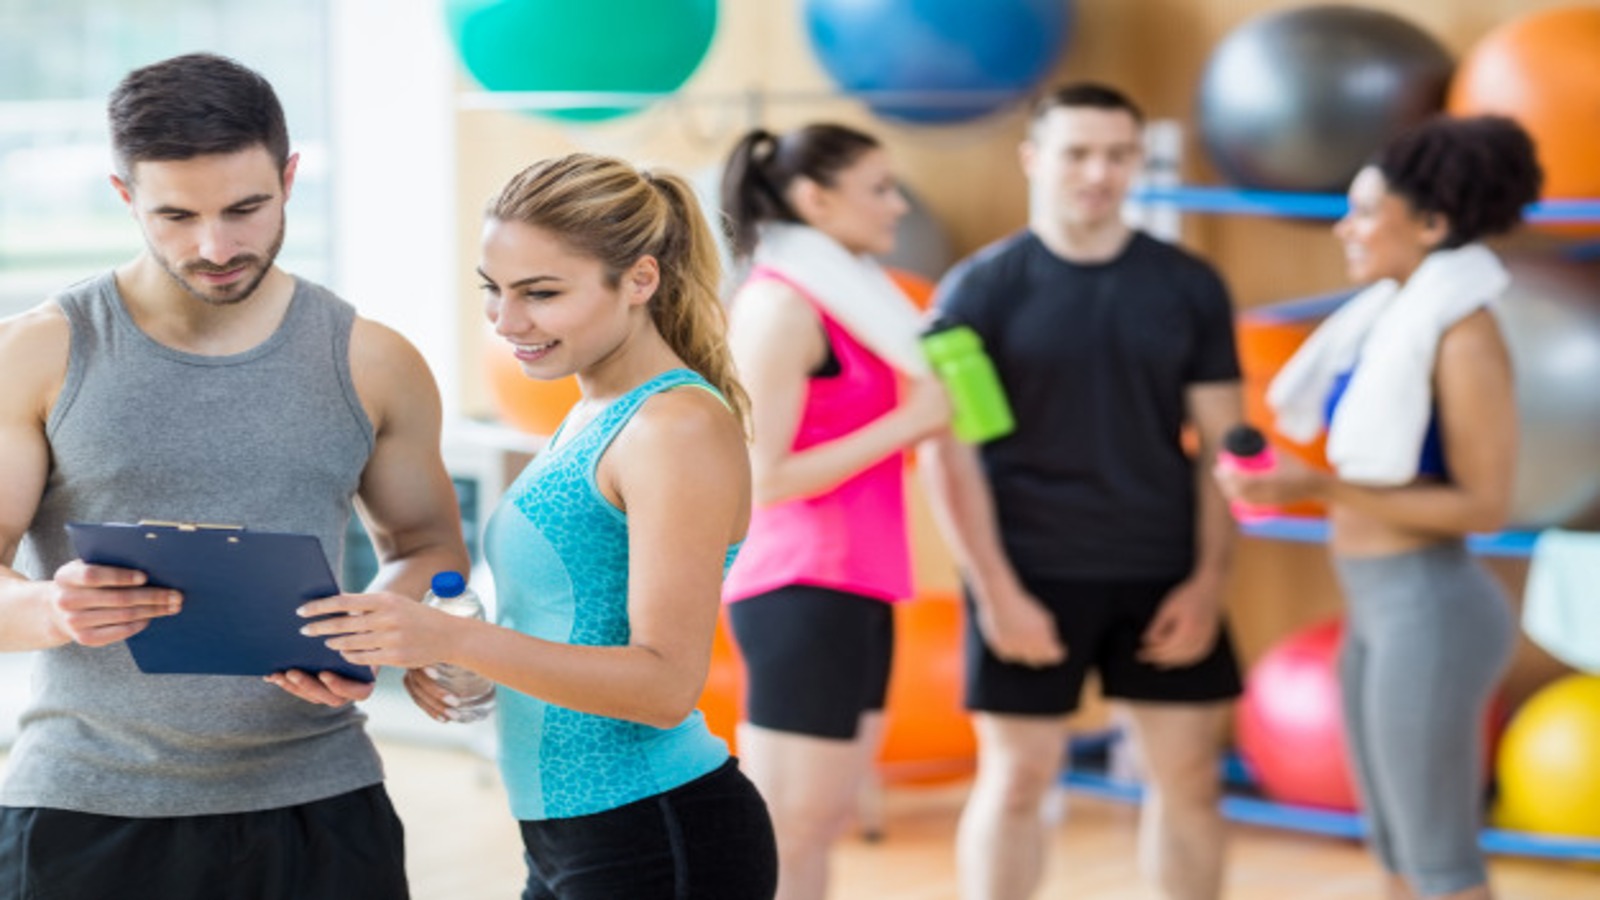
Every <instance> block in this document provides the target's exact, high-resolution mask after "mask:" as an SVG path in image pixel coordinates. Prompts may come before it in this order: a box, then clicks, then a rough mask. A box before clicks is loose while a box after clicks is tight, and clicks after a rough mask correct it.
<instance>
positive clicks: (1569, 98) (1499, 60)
mask: <svg viewBox="0 0 1600 900" xmlns="http://www.w3.org/2000/svg"><path fill="white" fill-rule="evenodd" d="M1447 106H1448V108H1449V110H1450V112H1452V113H1454V114H1456V115H1477V114H1482V113H1498V114H1500V115H1504V116H1509V117H1511V118H1513V119H1516V120H1517V121H1518V122H1519V123H1521V124H1522V127H1524V128H1526V129H1527V130H1528V133H1529V134H1530V135H1532V136H1533V140H1534V143H1535V144H1537V145H1538V149H1539V163H1540V165H1541V166H1543V167H1544V177H1545V182H1544V196H1545V197H1594V196H1600V165H1596V164H1595V154H1596V148H1600V6H1594V5H1577V6H1563V7H1555V8H1552V9H1546V10H1541V11H1539V12H1535V13H1531V14H1529V15H1526V16H1521V17H1519V18H1516V19H1513V20H1511V21H1509V22H1507V23H1505V24H1504V25H1501V26H1500V27H1498V28H1496V29H1494V30H1493V31H1491V32H1489V34H1488V35H1486V36H1485V37H1484V38H1483V39H1482V40H1480V41H1479V42H1478V43H1477V45H1476V46H1474V47H1473V48H1472V50H1471V52H1469V53H1468V54H1467V56H1466V58H1465V59H1464V60H1462V62H1461V65H1460V67H1459V68H1457V70H1456V75H1455V79H1454V80H1453V81H1452V82H1451V85H1450V96H1449V100H1448V101H1447Z"/></svg>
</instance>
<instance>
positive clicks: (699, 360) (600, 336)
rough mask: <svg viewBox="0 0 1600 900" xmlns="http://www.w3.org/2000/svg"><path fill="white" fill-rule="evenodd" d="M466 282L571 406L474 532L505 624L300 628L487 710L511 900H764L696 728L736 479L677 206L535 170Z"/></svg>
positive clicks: (571, 171)
mask: <svg viewBox="0 0 1600 900" xmlns="http://www.w3.org/2000/svg"><path fill="white" fill-rule="evenodd" d="M478 273H479V274H480V275H481V276H482V278H483V288H484V296H485V306H486V309H487V312H488V315H489V319H490V320H491V321H492V322H494V324H495V330H496V333H497V334H499V335H500V336H501V337H503V338H504V339H505V340H506V341H507V342H508V343H509V345H510V347H509V348H508V349H505V350H501V351H497V352H511V353H514V354H515V355H516V357H517V359H518V361H519V362H520V363H521V365H522V368H523V370H524V372H526V373H527V374H528V376H529V377H531V378H539V379H555V378H563V377H566V376H568V375H576V376H577V379H578V384H579V386H580V388H581V389H582V392H583V398H582V400H581V401H580V402H579V403H578V404H577V406H575V407H574V408H573V410H572V412H571V413H570V414H569V415H568V416H567V419H566V421H565V422H563V423H562V425H561V427H560V428H559V429H558V430H557V432H556V435H555V436H554V437H552V438H551V440H550V443H549V444H548V445H547V446H546V448H545V450H544V452H543V453H541V454H540V455H539V457H538V458H537V459H535V460H534V461H533V462H532V463H531V464H529V466H528V468H527V470H526V471H524V472H523V473H522V475H521V477H519V478H518V479H517V481H516V483H515V484H513V485H512V487H511V488H510V490H509V491H508V492H507V495H506V497H505V498H504V500H503V501H502V503H501V505H500V507H499V509H498V510H497V511H496V512H495V515H494V517H493V519H492V520H491V522H490V525H489V533H488V538H487V545H486V546H487V549H486V553H487V556H488V559H489V563H490V566H491V568H492V569H493V571H494V574H495V584H496V591H497V597H498V601H499V602H498V605H499V610H498V616H497V619H498V621H497V622H496V623H493V624H490V623H484V622H477V621H473V620H464V619H460V618H456V617H454V616H449V615H446V614H443V613H440V612H438V611H436V610H433V609H430V608H426V607H423V606H421V605H420V604H415V603H400V602H382V601H372V600H369V599H367V598H360V597H338V598H330V599H328V600H323V601H317V602H314V603H311V604H308V605H307V607H306V608H305V609H304V610H303V612H304V614H306V615H308V616H317V615H326V614H329V613H344V614H347V615H345V616H341V617H336V618H332V619H328V620H325V621H321V622H317V623H315V624H312V625H310V626H308V628H307V631H308V633H311V634H315V635H320V636H324V637H328V638H329V640H328V644H329V646H331V647H333V648H334V649H337V650H339V651H340V652H342V653H343V654H344V655H345V657H346V658H348V659H350V660H351V661H353V662H359V663H361V664H368V665H390V666H399V667H403V668H406V669H407V670H409V671H408V672H407V675H406V685H407V688H408V689H409V690H410V691H411V694H412V697H413V698H414V699H415V700H416V702H417V704H418V706H420V707H421V708H422V709H423V710H424V711H425V712H427V713H428V714H430V715H432V716H434V717H435V718H437V719H440V720H446V719H448V718H449V711H450V708H451V706H452V701H453V700H454V699H455V698H451V697H449V696H447V695H446V694H445V693H444V691H443V690H442V689H441V688H440V686H439V685H438V684H437V683H436V682H434V681H433V680H432V679H431V678H429V677H428V675H427V673H426V672H425V671H424V667H428V666H431V665H433V664H435V663H452V664H456V665H460V666H464V667H466V668H468V669H471V670H473V671H475V672H479V673H481V674H483V675H485V676H487V677H489V678H491V679H493V680H494V681H496V682H497V683H499V684H500V685H501V686H502V687H503V688H505V689H504V690H502V691H501V692H500V695H499V696H500V701H499V702H500V740H501V747H500V764H501V770H502V773H503V776H504V780H505V784H506V787H507V790H508V792H509V794H510V798H511V806H512V812H513V814H514V815H515V816H516V818H517V819H518V820H519V822H520V824H521V829H522V835H523V842H524V846H525V847H526V849H527V851H528V857H527V859H528V884H527V889H526V892H525V893H524V894H523V896H524V898H530V900H531V898H563V900H565V898H585V900H586V898H614V897H629V898H640V900H644V898H658V897H659V898H689V897H693V898H696V900H705V898H730V900H731V898H738V900H748V898H767V897H771V896H772V895H773V892H774V890H775V886H776V880H777V861H776V859H777V857H776V850H775V847H774V844H773V837H772V827H771V822H770V820H769V818H768V816H767V810H766V806H765V804H764V803H763V802H762V800H761V797H760V795H759V794H758V793H757V792H756V790H755V788H754V787H753V786H752V785H751V784H750V782H749V781H748V780H746V779H745V777H744V776H743V775H742V774H741V773H740V772H739V770H738V767H737V765H736V763H735V761H734V760H733V759H732V758H731V757H730V756H729V753H728V749H727V747H726V745H725V744H723V742H722V741H721V740H719V739H718V738H716V737H714V736H713V735H712V734H711V733H710V732H709V731H708V730H707V728H706V725H705V722H704V720H703V718H702V717H701V715H700V713H699V712H698V711H697V710H696V709H695V705H696V703H697V702H698V700H699V698H700V693H701V689H702V687H703V685H704V683H705V678H706V673H707V671H708V669H709V666H710V658H711V640H712V634H713V631H714V629H715V627H716V619H717V612H718V605H719V594H720V590H721V585H722V578H723V574H724V573H725V571H726V568H727V566H728V564H729V563H730V562H731V561H732V559H733V556H734V553H735V552H736V550H737V547H738V544H739V541H740V540H741V539H742V538H743V536H744V532H745V528H746V526H747V524H748V518H749V511H750V472H749V463H748V456H747V453H746V450H745V440H744V417H745V414H746V408H747V405H748V403H747V400H746V398H745V395H744V392H743V391H742V389H741V388H740V387H739V385H738V383H737V381H736V380H735V379H734V377H733V366H732V363H731V361H730V359H729V356H728V352H727V348H726V345H725V344H724V342H723V328H724V324H723V319H722V309H721V306H720V304H719V302H718V299H717V279H718V262H717V257H716V250H715V247H714V245H713V243H712V240H711V236H710V233H709V231H708V229H707V227H706V224H705V222H704V220H703V218H702V217H701V214H700V211H699V208H698V205H697V203H696V202H695V200H694V195H693V193H692V192H691V190H690V189H689V187H688V185H687V184H686V183H685V182H684V181H683V180H682V179H680V178H677V177H675V176H671V175H663V174H659V173H650V172H647V171H642V170H639V169H636V168H634V167H633V166H631V165H629V164H627V163H624V162H622V161H620V160H615V159H608V158H604V157H596V156H591V155H586V154H575V155H572V156H567V157H564V158H561V159H555V160H549V161H545V162H541V163H538V164H536V165H534V166H532V167H530V168H528V169H527V170H525V171H523V172H522V173H520V174H519V175H517V176H516V177H515V178H513V179H512V180H511V182H510V183H508V184H507V185H506V186H505V188H504V189H503V190H502V191H501V193H500V195H499V196H498V197H496V198H495V199H494V200H493V201H492V202H491V203H490V205H489V210H488V215H487V221H486V223H485V227H484V236H483V252H482V261H481V263H480V265H479V267H478Z"/></svg>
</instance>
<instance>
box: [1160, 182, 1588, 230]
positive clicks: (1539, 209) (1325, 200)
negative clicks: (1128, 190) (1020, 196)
mask: <svg viewBox="0 0 1600 900" xmlns="http://www.w3.org/2000/svg"><path fill="white" fill-rule="evenodd" d="M1132 199H1133V200H1134V201H1136V202H1139V203H1150V204H1162V203H1165V204H1170V205H1172V206H1177V207H1180V208H1182V209H1185V210H1192V211H1194V212H1208V213H1227V214H1235V215H1251V216H1278V217H1281V218H1288V219H1337V218H1339V217H1340V216H1343V215H1344V213H1345V209H1346V206H1347V202H1346V200H1345V198H1344V196H1343V195H1340V194H1304V193H1293V192H1288V191H1259V190H1249V189H1244V188H1228V187H1201V186H1179V187H1143V188H1140V189H1138V190H1136V191H1134V193H1133V198H1132ZM1527 214H1528V219H1529V221H1533V222H1552V223H1573V222H1596V221H1600V199H1590V198H1574V199H1570V200H1544V201H1541V202H1539V203H1535V204H1533V205H1531V206H1529V207H1528V211H1527Z"/></svg>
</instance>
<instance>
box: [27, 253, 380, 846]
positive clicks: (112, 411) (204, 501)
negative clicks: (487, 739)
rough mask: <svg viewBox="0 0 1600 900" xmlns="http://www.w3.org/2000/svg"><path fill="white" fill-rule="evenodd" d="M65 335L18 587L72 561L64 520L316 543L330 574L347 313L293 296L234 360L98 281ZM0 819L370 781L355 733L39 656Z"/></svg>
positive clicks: (348, 387)
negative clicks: (14, 812) (183, 339)
mask: <svg viewBox="0 0 1600 900" xmlns="http://www.w3.org/2000/svg"><path fill="white" fill-rule="evenodd" d="M56 302H57V304H58V305H59V306H60V308H61V309H62V310H63V311H64V312H65V313H66V316H67V319H68V321H69V322H70V323H71V330H72V345H71V357H70V362H69V363H68V366H67V376H66V381H65V383H64V385H63V387H62V390H61V395H60V397H59V398H58V399H57V401H56V404H55V408H54V409H53V410H52V411H51V414H50V418H49V421H48V423H47V425H46V432H47V434H48V437H49V440H50V450H51V455H52V466H51V471H50V476H49V481H48V483H47V484H46V486H45V491H44V496H43V498H42V501H41V503H40V506H39V511H38V514H37V516H36V517H35V518H34V521H33V524H32V526H31V527H30V528H29V530H28V533H27V535H26V536H25V537H24V539H23V541H22V544H21V548H20V550H19V552H18V562H17V568H18V569H19V570H20V571H22V572H24V573H25V574H27V575H29V576H30V577H33V578H47V577H49V576H50V574H51V573H53V572H54V571H55V570H56V569H57V568H58V567H60V566H61V565H62V564H63V563H65V562H67V561H69V560H70V559H72V558H73V553H72V551H71V548H70V546H69V544H68V542H67V538H66V532H65V530H64V529H63V527H62V526H63V525H64V524H65V523H67V522H69V521H85V522H134V521H138V520H139V519H162V520H169V521H187V522H220V523H229V524H242V525H245V526H247V527H249V528H252V529H256V530H263V531H298V532H306V533H310V534H314V535H316V536H317V537H318V538H319V539H320V540H321V541H322V546H323V549H324V550H325V552H326V553H327V555H328V559H329V563H330V565H332V566H333V569H334V571H335V572H337V571H339V568H340V564H341V560H342V557H343V549H344V548H343V534H344V528H345V524H346V522H347V520H348V519H349V516H350V511H351V498H352V496H353V495H354V493H355V491H356V486H357V484H358V483H359V481H360V478H361V472H362V470H363V468H365V466H366V462H367V458H368V456H369V455H370V454H371V451H372V442H373V433H372V424H371V422H370V421H369V420H368V419H367V415H366V413H365V411H364V410H363V409H362V407H361V404H360V402H359V400H358V398H357V397H356V393H355V390H354V387H353V386H352V384H351V380H350V366H349V341H350V329H351V323H352V322H353V321H354V318H355V311H354V309H353V308H352V307H351V306H350V305H349V304H347V303H345V302H344V301H342V300H340V299H339V298H337V297H335V296H334V295H333V294H332V293H331V292H329V291H327V290H326V289H324V288H321V287H318V286H317V285H314V284H311V283H309V282H306V281H298V282H297V283H296V286H295V291H294V296H293V299H292V300H291V301H290V304H289V309H288V312H287V313H286V315H285V317H284V320H283V323H282V325H280V326H279V328H278V329H277V331H276V332H275V333H274V334H273V335H272V336H271V337H269V338H268V339H267V340H266V341H264V342H263V343H261V344H260V345H258V346H256V347H254V348H252V349H250V350H247V351H245V352H243V353H239V354H235V355H231V356H197V355H194V354H190V353H183V352H180V351H177V350H174V349H172V348H170V347H166V346H164V345H162V344H159V343H157V342H156V341H155V340H153V339H151V338H150V337H149V336H148V335H146V334H145V333H144V332H142V331H141V330H140V329H139V328H138V326H136V325H135V324H134V322H133V319H132V317H131V316H130V315H129V314H128V311H127V309H126V307H125V306H124V305H123V302H122V298H121V296H120V294H119V293H118V292H117V288H116V282H115V279H114V278H113V276H112V275H111V274H110V273H107V274H106V275H103V276H101V277H99V278H95V279H91V280H89V281H85V282H83V283H81V284H78V285H75V286H73V287H72V288H69V289H68V290H67V291H66V292H65V293H64V294H62V295H61V296H60V297H58V298H57V300H56ZM33 678H34V683H33V700H32V703H31V704H30V706H29V708H28V709H27V711H26V712H25V713H24V714H23V716H22V719H21V721H20V723H19V724H20V735H19V737H18V738H17V741H16V744H15V746H14V747H13V748H12V752H11V758H10V761H9V763H8V770H7V773H6V777H5V781H4V785H3V786H0V805H5V806H22V807H33V806H39V807H52V808H57V809H71V810H78V811H81V812H92V813H100V814H104V815H118V816H140V817H148V816H178V815H205V814H212V813H231V812H244V811H249V810H258V809H269V808H273V807H281V806H290V805H294V804H298V803H306V802H310V801H312V800H319V799H323V798H326V797H331V796H334V795H337V794H342V793H345V792H347V791H352V790H356V789H358V788H363V787H367V786H369V785H372V784H375V783H377V782H379V781H381V780H382V777H383V776H382V771H381V769H380V766H379V761H378V756H377V752H376V750H375V749H374V748H373V746H372V743H371V741H370V740H369V739H368V738H367V736H366V733H365V730H364V729H363V727H362V722H363V721H364V720H365V716H364V715H363V714H362V713H361V712H359V711H358V710H357V709H356V708H355V707H353V706H351V707H346V708H344V709H333V708H330V707H325V706H320V705H316V704H312V703H307V702H305V701H302V700H298V699H296V698H294V697H292V696H290V695H289V694H287V693H285V692H284V691H282V690H280V689H278V688H276V687H273V686H272V685H269V684H267V683H265V682H263V681H262V680H261V679H259V678H254V677H232V676H192V675H146V674H143V673H141V672H140V671H139V670H138V669H137V668H136V667H135V666H134V663H133V659H132V657H131V656H130V655H129V653H128V648H127V645H126V644H124V643H120V642H119V643H116V644H113V645H111V646H109V647H101V648H89V647H82V646H79V645H76V644H68V645H66V646H63V647H58V648H55V649H52V650H47V651H44V652H41V653H40V654H39V655H38V662H37V664H36V667H35V669H34V675H33Z"/></svg>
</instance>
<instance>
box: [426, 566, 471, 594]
mask: <svg viewBox="0 0 1600 900" xmlns="http://www.w3.org/2000/svg"><path fill="white" fill-rule="evenodd" d="M431 587H432V588H433V595H434V596H435V597H459V596H461V592H462V591H465V590H466V589H467V580H466V579H465V578H462V577H461V573H460V572H440V573H439V574H437V575H435V576H433V583H432V585H431Z"/></svg>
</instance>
